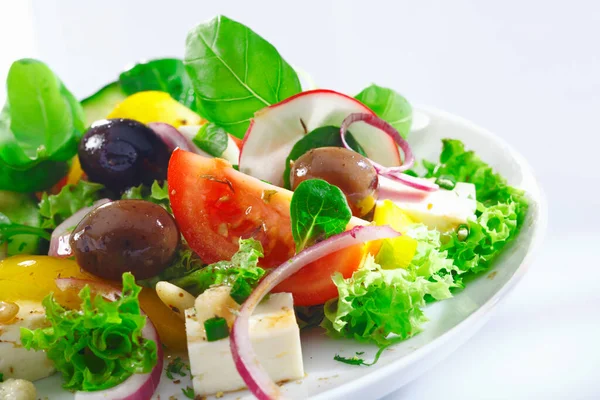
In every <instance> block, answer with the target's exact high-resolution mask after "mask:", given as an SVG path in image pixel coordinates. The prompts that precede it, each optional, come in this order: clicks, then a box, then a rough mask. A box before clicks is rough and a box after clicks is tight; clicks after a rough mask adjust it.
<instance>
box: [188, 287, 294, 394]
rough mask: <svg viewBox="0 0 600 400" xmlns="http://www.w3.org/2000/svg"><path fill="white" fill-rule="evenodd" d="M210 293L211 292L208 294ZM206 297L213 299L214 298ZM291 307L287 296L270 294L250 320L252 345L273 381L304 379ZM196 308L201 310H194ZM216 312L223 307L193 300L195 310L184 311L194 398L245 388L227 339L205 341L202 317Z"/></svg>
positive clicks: (289, 298)
mask: <svg viewBox="0 0 600 400" xmlns="http://www.w3.org/2000/svg"><path fill="white" fill-rule="evenodd" d="M214 289H218V288H214ZM210 290H213V289H209V290H208V291H210ZM208 291H207V292H208ZM205 293H206V292H205ZM203 295H204V294H203ZM203 295H201V296H203ZM201 296H199V298H198V300H200V297H201ZM209 297H210V298H211V299H212V300H214V296H209ZM224 301H227V300H226V299H224ZM293 305H294V304H293V299H292V295H291V294H289V293H275V294H271V295H270V297H269V298H268V299H267V300H265V301H263V302H262V303H260V304H259V305H258V307H257V308H256V310H255V312H254V314H253V315H252V317H251V318H250V339H251V341H252V346H253V348H254V351H255V352H256V354H257V356H258V360H259V361H260V363H261V364H262V366H263V367H264V368H265V370H266V371H267V373H268V374H269V376H270V377H271V379H273V380H274V381H275V382H280V381H286V380H295V379H301V378H303V377H304V366H303V363H302V350H301V347H300V329H299V328H298V324H297V322H296V316H295V314H294V308H293ZM199 307H201V308H203V309H202V310H198V308H199ZM205 307H208V308H210V309H205ZM219 309H220V310H222V309H223V307H221V306H219V305H217V304H216V303H215V302H214V301H211V302H207V304H204V305H203V304H201V303H200V302H199V301H197V302H196V307H195V308H191V309H188V310H186V332H187V336H188V338H187V340H188V352H189V357H190V364H191V373H192V380H193V386H194V391H195V393H196V395H197V396H206V395H209V394H213V393H217V392H227V391H234V390H239V389H243V388H245V387H246V385H245V383H244V381H243V380H242V378H241V377H240V375H239V374H238V372H237V370H236V368H235V364H234V362H233V356H232V355H231V350H230V348H229V343H230V339H229V338H225V339H221V340H217V341H214V342H208V341H206V334H205V332H204V320H205V317H206V316H210V317H211V318H212V317H214V316H221V315H219V314H218V311H219ZM214 311H217V312H214ZM221 317H225V316H221Z"/></svg>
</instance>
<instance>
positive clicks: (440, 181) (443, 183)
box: [435, 175, 456, 190]
mask: <svg viewBox="0 0 600 400" xmlns="http://www.w3.org/2000/svg"><path fill="white" fill-rule="evenodd" d="M435 183H436V184H437V185H438V186H439V187H441V188H442V189H446V190H452V189H454V187H455V186H456V180H455V179H454V177H452V176H449V175H442V176H439V177H437V178H436V180H435Z"/></svg>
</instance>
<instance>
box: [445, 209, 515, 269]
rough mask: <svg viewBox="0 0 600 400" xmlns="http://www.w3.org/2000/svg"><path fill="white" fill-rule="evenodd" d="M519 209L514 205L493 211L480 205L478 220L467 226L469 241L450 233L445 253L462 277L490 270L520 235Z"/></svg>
mask: <svg viewBox="0 0 600 400" xmlns="http://www.w3.org/2000/svg"><path fill="white" fill-rule="evenodd" d="M518 209H519V205H518V203H516V202H513V201H511V202H509V203H500V204H496V205H493V206H490V207H485V206H483V205H482V204H479V209H478V211H477V213H478V216H477V219H476V220H474V221H469V222H468V229H469V234H468V236H467V238H466V239H464V240H461V238H459V236H458V234H457V233H456V232H451V233H450V234H449V235H447V237H446V238H445V239H446V240H445V243H444V244H443V246H442V250H443V251H446V252H447V253H448V256H449V257H451V258H452V259H453V260H454V265H455V266H456V267H457V268H458V269H459V270H460V271H461V273H462V274H465V273H475V274H476V273H479V272H481V271H485V270H487V269H489V268H490V266H491V265H492V263H493V261H494V260H495V259H496V257H498V255H500V253H501V252H502V250H503V249H504V247H505V246H506V245H507V244H508V243H509V242H510V241H511V240H513V239H514V238H515V237H516V236H517V234H518V231H519V228H520V225H519V223H518V218H519V215H518Z"/></svg>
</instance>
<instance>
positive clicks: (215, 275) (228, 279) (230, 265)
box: [170, 238, 265, 296]
mask: <svg viewBox="0 0 600 400" xmlns="http://www.w3.org/2000/svg"><path fill="white" fill-rule="evenodd" d="M239 243H240V248H239V250H238V251H237V252H236V253H235V254H234V255H233V257H232V258H231V261H218V262H216V263H214V264H210V265H207V266H206V267H204V268H202V269H198V270H195V271H192V272H191V273H190V274H187V275H184V276H182V277H180V278H175V279H171V280H170V282H171V283H172V284H174V285H176V286H179V287H181V288H184V289H186V290H187V291H188V292H190V293H191V294H193V295H194V296H197V295H199V294H201V293H203V292H204V291H205V290H206V289H208V288H210V287H211V286H213V285H228V286H231V287H232V292H237V293H244V294H247V295H249V294H250V293H249V291H251V290H252V289H253V288H254V287H256V285H257V284H258V281H259V280H260V279H261V278H262V277H263V275H264V274H265V270H264V269H262V268H261V267H259V266H258V259H259V258H261V257H263V255H264V254H263V249H262V245H261V244H260V242H259V241H257V240H254V239H251V238H250V239H240V241H239Z"/></svg>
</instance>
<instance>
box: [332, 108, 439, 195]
mask: <svg viewBox="0 0 600 400" xmlns="http://www.w3.org/2000/svg"><path fill="white" fill-rule="evenodd" d="M355 122H364V123H366V124H369V125H371V126H373V127H375V128H378V129H380V130H382V131H383V132H385V133H386V134H387V135H388V136H389V137H390V138H392V140H394V142H395V143H396V144H397V145H398V146H399V147H400V149H401V150H402V153H403V155H404V160H403V162H402V165H401V166H399V167H384V166H383V165H381V164H378V163H376V162H375V161H373V160H369V161H371V164H373V167H374V168H375V170H376V171H377V173H378V174H379V175H382V176H385V177H388V178H390V179H393V180H396V181H398V182H401V183H403V184H405V185H407V186H410V187H413V188H415V189H418V190H423V191H426V192H433V191H435V190H438V189H439V187H438V185H436V184H435V183H432V182H429V181H427V180H425V179H420V178H415V177H413V176H410V175H407V174H403V172H404V171H406V170H408V169H410V168H411V167H412V166H413V165H414V163H415V156H414V155H413V153H412V150H411V148H410V145H409V144H408V142H407V141H406V140H404V138H403V137H402V136H401V135H400V133H398V131H397V130H396V129H394V127H393V126H392V125H390V124H388V123H387V122H386V121H384V120H382V119H381V118H379V117H377V116H376V115H373V114H367V113H352V114H350V115H348V116H347V117H346V119H344V121H343V122H342V125H341V126H340V135H341V137H342V143H343V144H344V147H345V148H347V149H348V150H352V147H350V145H349V144H348V142H347V141H346V132H347V130H348V127H349V126H350V125H352V124H354V123H355ZM352 151H354V150H352Z"/></svg>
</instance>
